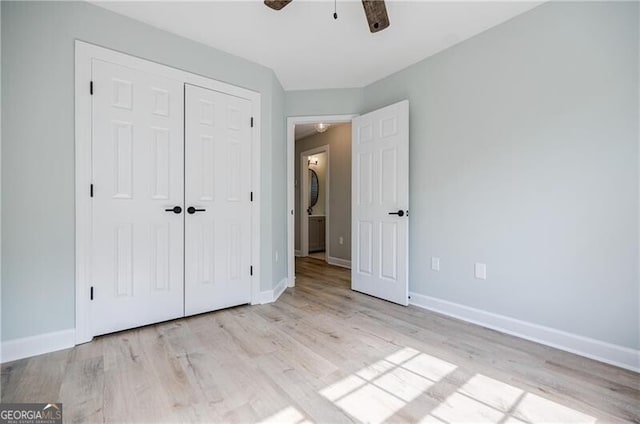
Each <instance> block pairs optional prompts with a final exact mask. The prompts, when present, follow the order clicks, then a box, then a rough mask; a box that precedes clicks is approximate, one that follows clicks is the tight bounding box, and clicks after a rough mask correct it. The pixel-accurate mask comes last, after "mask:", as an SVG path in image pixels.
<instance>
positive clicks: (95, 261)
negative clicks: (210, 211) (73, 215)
mask: <svg viewBox="0 0 640 424" xmlns="http://www.w3.org/2000/svg"><path fill="white" fill-rule="evenodd" d="M92 80H93V84H94V95H93V98H92V114H93V123H92V131H93V138H92V149H93V152H92V157H93V159H92V166H93V185H94V197H93V199H92V208H93V213H92V219H93V222H92V232H93V234H92V239H93V240H92V246H93V249H92V275H91V281H92V284H91V285H92V286H93V301H92V303H91V313H92V326H93V328H92V332H93V334H94V335H98V334H104V333H109V332H113V331H119V330H122V329H126V328H132V327H138V326H142V325H146V324H150V323H154V322H158V321H164V320H168V319H173V318H176V317H181V316H183V314H184V309H183V292H184V281H183V231H184V226H183V220H184V212H182V213H174V212H173V211H166V209H172V208H174V207H176V206H178V207H181V208H182V207H183V206H184V205H183V175H184V171H183V163H184V162H183V152H184V150H183V116H182V111H183V84H182V83H181V82H179V81H173V80H169V79H166V78H163V77H159V76H155V75H152V74H149V73H145V72H142V71H138V70H135V69H131V68H127V67H124V66H120V65H115V64H112V63H107V62H103V61H100V60H95V59H94V60H93V62H92Z"/></svg>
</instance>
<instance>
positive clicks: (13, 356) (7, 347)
mask: <svg viewBox="0 0 640 424" xmlns="http://www.w3.org/2000/svg"><path fill="white" fill-rule="evenodd" d="M75 334H76V330H75V329H73V328H71V329H69V330H62V331H55V332H52V333H46V334H39V335H37V336H31V337H24V338H22V339H14V340H7V341H4V342H2V346H1V347H0V349H1V350H2V356H1V358H2V363H6V362H11V361H15V360H18V359H23V358H28V357H30V356H36V355H41V354H43V353H49V352H55V351H56V350H62V349H67V348H70V347H73V346H75V341H76V339H75V337H76V336H75Z"/></svg>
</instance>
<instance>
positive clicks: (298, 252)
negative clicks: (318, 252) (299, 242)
mask: <svg viewBox="0 0 640 424" xmlns="http://www.w3.org/2000/svg"><path fill="white" fill-rule="evenodd" d="M294 255H295V256H298V257H299V256H302V251H301V250H300V249H296V250H295V252H294Z"/></svg>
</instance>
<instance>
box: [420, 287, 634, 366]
mask: <svg viewBox="0 0 640 424" xmlns="http://www.w3.org/2000/svg"><path fill="white" fill-rule="evenodd" d="M409 295H410V297H411V300H410V301H409V303H410V304H411V305H415V306H418V307H420V308H424V309H428V310H430V311H434V312H438V313H440V314H443V315H447V316H450V317H453V318H457V319H461V320H463V321H467V322H470V323H473V324H477V325H480V326H482V327H486V328H490V329H492V330H496V331H500V332H502V333H506V334H510V335H512V336H516V337H520V338H523V339H526V340H531V341H533V342H536V343H540V344H543V345H546V346H551V347H554V348H556V349H560V350H564V351H567V352H571V353H575V354H576V355H580V356H584V357H587V358H590V359H595V360H596V361H600V362H605V363H607V364H611V365H615V366H617V367H621V368H625V369H628V370H632V371H636V372H640V350H634V349H630V348H627V347H624V346H619V345H614V344H611V343H607V342H603V341H600V340H596V339H592V338H589V337H584V336H579V335H577V334H572V333H568V332H565V331H561V330H556V329H554V328H550V327H545V326H542V325H538V324H533V323H530V322H526V321H521V320H518V319H515V318H510V317H507V316H504V315H498V314H494V313H492V312H487V311H483V310H481V309H476V308H471V307H469V306H465V305H461V304H458V303H454V302H449V301H446V300H442V299H437V298H435V297H430V296H425V295H422V294H419V293H414V292H410V293H409Z"/></svg>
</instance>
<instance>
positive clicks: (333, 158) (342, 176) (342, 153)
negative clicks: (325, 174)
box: [294, 123, 351, 261]
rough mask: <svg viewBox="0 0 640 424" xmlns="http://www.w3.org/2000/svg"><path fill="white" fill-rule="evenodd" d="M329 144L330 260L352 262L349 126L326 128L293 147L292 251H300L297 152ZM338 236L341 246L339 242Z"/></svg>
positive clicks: (298, 157) (298, 159)
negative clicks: (293, 216) (293, 200)
mask: <svg viewBox="0 0 640 424" xmlns="http://www.w3.org/2000/svg"><path fill="white" fill-rule="evenodd" d="M326 144H328V145H329V146H330V147H329V150H330V153H331V155H330V158H329V161H330V164H329V168H330V169H329V173H330V176H329V185H330V186H329V196H330V199H329V220H330V228H329V246H330V248H329V253H330V254H331V257H334V258H338V259H344V260H347V261H350V260H351V124H350V123H348V124H340V125H335V126H331V127H329V129H328V130H327V131H326V132H324V133H320V134H314V135H311V136H309V137H305V138H303V139H302V140H299V141H296V148H295V157H296V160H295V168H294V169H295V171H294V172H295V174H294V175H295V178H296V180H298V184H296V187H295V227H296V229H297V230H296V234H295V248H296V249H300V231H299V229H300V214H301V211H300V153H302V152H304V151H306V150H311V149H314V148H316V147H320V146H324V145H326ZM339 237H343V238H344V244H342V245H340V244H339V243H338V239H339Z"/></svg>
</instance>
